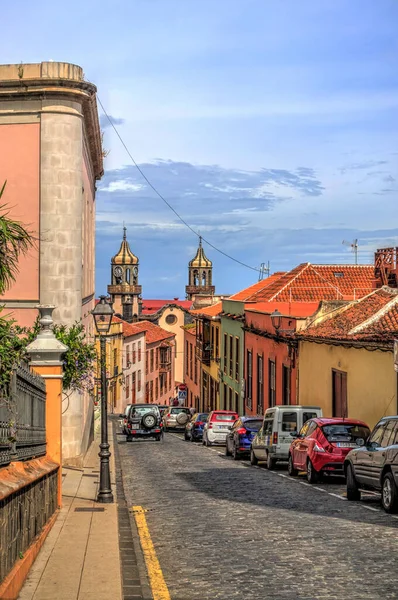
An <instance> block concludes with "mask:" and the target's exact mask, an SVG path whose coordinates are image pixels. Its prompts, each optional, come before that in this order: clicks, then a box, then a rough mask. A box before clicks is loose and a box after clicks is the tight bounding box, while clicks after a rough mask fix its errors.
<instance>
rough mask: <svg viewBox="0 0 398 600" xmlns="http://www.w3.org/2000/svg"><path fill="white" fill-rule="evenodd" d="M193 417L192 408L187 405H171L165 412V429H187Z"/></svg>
mask: <svg viewBox="0 0 398 600" xmlns="http://www.w3.org/2000/svg"><path fill="white" fill-rule="evenodd" d="M190 418H191V410H190V409H189V408H188V407H187V406H169V408H168V410H165V412H164V414H163V425H164V431H167V430H168V429H185V425H186V424H187V423H188V421H189V419H190Z"/></svg>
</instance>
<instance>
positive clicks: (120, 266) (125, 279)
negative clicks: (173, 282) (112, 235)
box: [108, 227, 142, 323]
mask: <svg viewBox="0 0 398 600" xmlns="http://www.w3.org/2000/svg"><path fill="white" fill-rule="evenodd" d="M138 272H139V261H138V257H137V256H135V255H134V254H133V253H132V252H131V250H130V246H129V243H128V241H127V230H126V228H125V227H124V228H123V240H122V243H121V246H120V250H119V252H118V253H117V254H116V255H115V256H114V257H113V258H112V259H111V285H108V294H109V296H110V297H111V300H112V302H113V309H114V311H115V313H116V314H117V315H121V317H122V318H123V319H124V320H125V321H128V322H129V323H131V322H133V321H137V320H138V318H139V315H140V312H141V291H142V290H141V286H140V285H138Z"/></svg>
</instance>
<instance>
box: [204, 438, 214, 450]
mask: <svg viewBox="0 0 398 600" xmlns="http://www.w3.org/2000/svg"><path fill="white" fill-rule="evenodd" d="M212 445H213V444H212V443H211V442H209V440H208V439H207V438H206V446H207V447H208V448H210V446H212Z"/></svg>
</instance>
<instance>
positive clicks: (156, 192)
mask: <svg viewBox="0 0 398 600" xmlns="http://www.w3.org/2000/svg"><path fill="white" fill-rule="evenodd" d="M97 100H98V103H99V105H100V106H101V108H102V110H103V113H104V115H105V116H106V118H107V119H108V121H109V123H110V125H111V127H112V128H113V130H114V131H115V133H116V135H117V137H118V138H119V140H120V142H121V144H122V146H123V147H124V149H125V150H126V152H127V154H128V155H129V157H130V159H131V161H132V162H133V164H134V166H135V167H136V169H137V170H138V172H139V173H140V174H141V176H142V177H143V179H145V181H146V182H147V184H148V185H149V187H150V188H151V189H152V190H153V191H154V192H155V194H156V195H157V196H159V198H160V199H161V200H162V201H163V202H164V203H165V204H166V205H167V206H168V207H169V209H170V210H171V211H172V212H173V213H174V214H175V215H176V217H177V218H178V219H179V220H180V221H181V223H183V224H184V225H185V227H187V228H188V229H189V230H190V231H191V232H192V233H194V234H195V235H196V237H198V238H199V237H202V240H203V241H204V242H206V244H208V245H209V246H210V247H211V248H213V250H216V252H219V253H220V254H222V255H223V256H226V257H227V258H229V259H230V260H233V261H234V262H236V263H238V264H239V265H241V266H242V267H246V268H247V269H251V270H252V271H256V272H257V273H259V272H261V269H257V267H251V266H250V265H247V264H246V263H244V262H242V261H241V260H238V259H237V258H234V257H233V256H231V255H230V254H227V253H226V252H224V251H223V250H220V249H219V248H217V247H216V246H214V245H213V244H212V243H211V242H209V240H206V239H205V238H204V237H203V236H200V235H199V233H198V232H197V231H195V230H194V229H193V227H191V225H190V224H189V223H187V221H185V219H184V218H183V217H182V216H181V215H180V214H179V213H178V212H177V211H176V209H175V208H174V207H173V206H172V205H171V204H170V202H168V201H167V200H166V198H165V197H164V196H163V195H162V194H161V193H160V192H159V191H158V190H157V188H156V187H155V186H154V185H153V184H152V183H151V182H150V181H149V179H148V177H147V176H146V175H145V173H144V172H143V170H142V169H141V167H140V166H139V165H138V164H137V163H136V161H135V160H134V158H133V156H132V154H131V152H130V150H129V149H128V147H127V146H126V144H125V142H124V140H123V138H122V136H121V135H120V133H119V131H118V130H117V128H116V127H115V125H114V123H113V122H112V119H111V118H110V117H109V115H108V113H107V112H106V110H105V108H104V105H103V104H102V102H101V99H100V98H99V96H97Z"/></svg>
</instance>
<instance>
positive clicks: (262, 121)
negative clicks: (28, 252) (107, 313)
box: [0, 0, 398, 298]
mask: <svg viewBox="0 0 398 600" xmlns="http://www.w3.org/2000/svg"><path fill="white" fill-rule="evenodd" d="M2 16H3V24H4V23H8V26H4V27H3V29H2V36H1V39H0V56H1V61H2V62H3V63H14V62H15V63H19V62H21V61H22V62H40V61H45V60H54V61H65V62H72V63H76V64H79V65H80V66H82V67H83V70H84V73H85V77H86V78H87V79H88V80H90V81H92V82H93V83H95V84H96V85H97V88H98V94H99V98H100V100H101V102H102V103H103V105H104V107H105V110H106V111H107V113H108V115H110V118H111V119H112V120H113V123H114V124H115V127H117V129H118V132H119V133H120V135H121V137H122V138H123V140H124V142H125V144H126V146H127V147H128V149H129V151H130V153H131V154H132V156H133V157H134V159H135V161H136V162H137V163H138V164H139V165H140V167H141V169H142V170H143V172H144V173H145V175H146V176H147V178H148V179H149V180H150V181H151V183H152V184H153V185H154V186H155V187H156V188H157V189H158V190H159V192H160V193H161V194H162V195H163V196H164V198H165V199H166V200H167V201H168V202H169V203H170V204H171V205H172V206H173V207H174V208H175V210H176V211H177V212H178V213H179V214H180V215H181V216H182V218H183V219H184V220H185V221H186V222H187V223H189V225H190V226H191V227H192V228H193V229H194V231H196V232H198V233H201V234H202V235H203V237H204V239H205V240H208V241H209V242H210V243H211V244H212V245H213V246H216V247H217V248H219V249H220V250H221V251H222V252H224V253H226V254H229V255H230V256H232V257H234V258H236V259H238V260H239V261H241V262H243V263H245V264H246V265H248V267H253V268H254V269H258V268H259V266H260V264H261V263H267V262H268V261H269V262H270V270H271V272H274V271H280V270H288V269H290V268H293V267H294V266H295V265H297V264H299V263H302V262H307V261H309V262H313V263H350V262H354V255H353V253H352V251H351V248H350V245H349V244H350V243H351V242H352V241H353V240H354V239H356V238H358V240H359V253H358V257H359V262H363V263H365V262H372V260H373V252H374V250H375V249H376V248H378V247H383V246H388V245H393V244H395V245H398V220H397V218H396V216H397V192H398V167H397V165H398V144H397V140H398V70H397V59H398V36H397V35H396V31H397V28H398V2H397V1H396V0H378V1H377V2H375V1H374V0H350V1H349V2H347V0H322V2H320V1H318V0H300V2H299V1H297V0H283V1H281V0H123V1H122V0H113V1H112V2H110V1H105V0H97V1H96V2H93V1H92V0H85V1H84V2H77V0H69V2H68V3H67V4H65V3H61V2H57V1H54V2H52V4H51V9H49V8H48V3H47V2H45V1H43V0H36V1H35V2H34V3H27V2H26V0H13V2H12V3H7V6H4V7H3V9H2ZM100 120H101V125H102V128H103V131H104V146H105V148H106V150H108V151H109V154H108V156H107V158H106V160H105V174H104V177H103V179H102V180H101V181H100V182H98V194H97V232H96V236H97V259H96V260H97V269H96V275H97V284H96V288H97V293H98V294H100V293H104V292H105V291H106V285H107V284H108V283H109V278H110V258H111V256H112V255H113V254H115V253H116V252H117V250H118V248H119V245H120V241H121V238H122V229H123V224H125V225H126V227H127V236H128V239H129V242H130V245H131V249H132V250H133V252H134V253H135V254H136V255H138V257H139V260H140V275H139V280H140V284H141V285H142V286H143V296H144V298H145V297H146V298H174V297H179V298H183V297H184V293H185V291H184V289H185V285H186V284H187V272H188V271H187V263H188V261H189V260H190V259H191V258H192V257H193V255H194V253H195V250H196V247H197V237H196V235H195V234H194V233H192V232H191V231H190V230H189V229H188V228H187V227H186V226H185V225H184V224H183V223H181V221H179V220H178V218H177V217H176V215H175V214H174V213H173V212H172V211H171V210H170V209H169V208H168V207H167V206H166V204H165V203H163V202H162V200H161V199H160V198H159V197H157V196H156V195H155V193H154V192H153V191H152V190H151V189H150V188H149V187H148V186H147V184H146V182H145V180H143V178H142V176H141V175H140V173H139V172H138V171H137V169H136V168H135V167H134V166H133V164H132V162H131V159H130V158H129V156H128V154H127V153H126V150H125V149H124V148H123V146H122V144H121V143H120V141H119V140H118V138H117V136H116V134H115V132H114V131H113V129H112V127H111V126H110V123H109V121H108V120H107V119H106V117H105V115H103V114H100ZM394 217H395V218H394ZM343 241H345V242H347V244H343ZM204 248H205V252H206V254H207V256H208V257H209V258H211V260H212V261H213V267H214V268H213V283H214V284H215V285H216V290H217V292H218V293H221V294H232V293H234V292H236V291H238V290H239V289H242V288H244V287H246V286H247V285H250V284H251V283H254V282H255V281H257V279H258V272H257V271H256V270H253V268H252V269H250V268H248V267H244V266H241V265H240V264H238V263H237V262H234V261H233V260H231V259H229V258H227V257H225V256H224V255H223V254H221V253H219V252H217V251H216V250H214V249H213V248H212V247H209V245H207V244H206V243H204Z"/></svg>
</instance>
